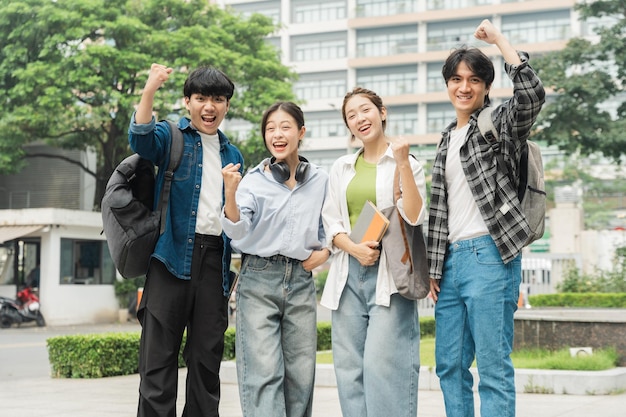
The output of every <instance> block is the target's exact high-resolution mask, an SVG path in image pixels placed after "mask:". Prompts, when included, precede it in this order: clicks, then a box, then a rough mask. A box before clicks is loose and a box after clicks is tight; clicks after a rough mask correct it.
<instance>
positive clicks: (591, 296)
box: [528, 293, 626, 308]
mask: <svg viewBox="0 0 626 417" xmlns="http://www.w3.org/2000/svg"><path fill="white" fill-rule="evenodd" d="M528 302H529V303H530V305H532V306H533V307H595V308H626V293H612V294H607V293H558V294H537V295H531V296H529V297H528Z"/></svg>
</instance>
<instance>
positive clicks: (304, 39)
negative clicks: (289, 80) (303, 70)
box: [292, 32, 348, 62]
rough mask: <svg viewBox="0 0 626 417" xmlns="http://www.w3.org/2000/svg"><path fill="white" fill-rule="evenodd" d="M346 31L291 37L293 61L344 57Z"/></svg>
mask: <svg viewBox="0 0 626 417" xmlns="http://www.w3.org/2000/svg"><path fill="white" fill-rule="evenodd" d="M347 43H348V41H347V38H346V33H345V32H341V33H331V34H323V35H320V36H316V37H314V36H312V35H306V36H296V37H294V38H293V39H292V48H293V61H297V62H302V61H320V60H326V59H337V58H345V57H346V56H347V51H348V46H347Z"/></svg>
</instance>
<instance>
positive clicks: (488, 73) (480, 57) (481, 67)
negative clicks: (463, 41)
mask: <svg viewBox="0 0 626 417" xmlns="http://www.w3.org/2000/svg"><path fill="white" fill-rule="evenodd" d="M461 62H465V65H467V67H468V68H469V69H470V70H471V71H472V72H473V73H474V74H476V76H477V77H478V78H480V79H481V80H483V81H484V82H485V84H486V85H487V88H489V87H491V84H492V83H493V79H494V77H495V71H494V69H493V62H491V60H490V59H489V57H488V56H487V55H485V54H484V53H483V52H482V51H481V50H480V49H478V48H475V47H468V46H461V47H459V48H457V49H454V50H452V52H451V53H450V55H449V56H448V59H446V62H444V64H443V68H442V69H441V75H443V79H444V80H445V82H446V85H448V81H449V80H450V78H452V76H453V75H454V74H455V73H456V70H457V67H458V66H459V64H460V63H461ZM486 101H487V102H488V101H489V96H487V97H486Z"/></svg>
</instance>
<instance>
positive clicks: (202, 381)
mask: <svg viewBox="0 0 626 417" xmlns="http://www.w3.org/2000/svg"><path fill="white" fill-rule="evenodd" d="M172 71H173V70H172V68H168V67H166V66H164V65H159V64H153V65H152V67H151V69H150V75H149V76H148V81H147V82H146V85H145V88H144V91H143V94H142V96H141V100H140V103H139V105H138V107H137V110H136V112H135V114H134V115H133V117H132V119H131V122H130V128H129V143H130V146H131V148H132V149H133V151H135V152H137V153H138V154H139V155H141V156H142V157H143V158H146V159H149V160H151V161H152V162H154V163H155V164H156V165H157V166H159V167H167V165H168V162H169V156H170V152H169V149H170V145H171V142H172V133H171V131H170V128H169V125H168V124H167V122H159V123H156V122H155V119H154V117H153V114H152V111H153V102H154V96H155V93H156V92H157V90H158V89H159V88H160V87H161V86H162V85H163V83H165V82H166V81H167V80H168V78H169V75H170V74H171V73H172ZM233 92H234V84H233V83H232V81H231V80H230V79H229V78H228V77H227V76H226V75H225V74H224V73H222V72H221V71H219V70H216V69H214V68H210V67H202V68H198V69H196V70H194V71H193V72H191V73H190V74H189V76H188V78H187V80H186V81H185V85H184V102H185V105H186V107H187V110H188V112H189V117H183V118H182V119H181V120H180V121H179V122H178V128H179V129H181V130H182V132H183V138H184V151H183V158H182V161H181V163H180V166H179V167H178V169H177V170H176V171H175V172H174V178H173V181H172V189H171V197H170V200H169V207H168V211H167V218H166V225H165V226H166V227H165V232H164V233H163V235H161V237H160V238H159V241H158V242H157V245H156V248H155V250H154V253H153V254H152V259H151V262H150V266H149V269H148V273H147V274H146V283H145V287H144V291H143V295H142V298H141V303H140V305H139V311H138V313H137V317H138V319H139V321H140V323H141V326H142V332H141V345H140V352H139V374H140V377H141V382H140V386H139V406H138V412H137V415H138V416H139V417H148V416H150V417H152V416H155V417H156V416H162V417H165V416H174V415H176V396H177V383H178V352H179V349H180V345H181V341H182V337H183V333H184V331H185V329H187V340H186V345H185V350H184V359H185V362H186V364H187V384H186V402H185V408H184V411H183V416H187V417H200V416H202V417H207V416H218V415H219V413H218V406H219V399H220V379H219V370H220V363H221V360H222V354H223V350H224V332H225V330H226V328H227V327H228V314H227V303H228V299H227V296H228V290H229V288H230V284H231V280H232V277H231V273H230V259H231V249H230V242H229V240H228V239H227V238H226V237H225V236H224V235H223V232H222V227H221V223H220V212H221V210H222V205H223V201H224V198H223V185H222V184H223V180H222V172H221V170H222V167H224V166H226V165H228V164H234V165H236V166H238V167H239V169H240V170H242V171H243V157H242V156H241V153H240V152H239V150H238V149H237V148H236V147H235V146H233V145H232V144H230V142H229V141H228V138H227V137H226V136H225V135H224V134H223V133H222V132H221V131H219V130H218V128H219V126H220V124H221V123H222V121H223V120H224V117H225V116H226V113H227V112H228V109H229V106H230V99H231V97H232V96H233ZM164 171H165V170H164V169H161V170H159V171H158V175H157V184H156V188H155V189H156V190H160V189H161V185H162V183H163V173H164ZM156 197H157V198H156V199H157V201H158V196H156Z"/></svg>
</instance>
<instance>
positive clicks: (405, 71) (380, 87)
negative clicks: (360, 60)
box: [357, 65, 417, 96]
mask: <svg viewBox="0 0 626 417" xmlns="http://www.w3.org/2000/svg"><path fill="white" fill-rule="evenodd" d="M357 84H358V85H360V86H363V87H365V88H368V89H370V90H373V91H375V92H376V93H377V94H378V95H379V96H399V95H403V94H415V93H417V66H415V65H405V66H397V67H389V68H372V69H369V68H368V69H363V70H359V71H358V72H357Z"/></svg>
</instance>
